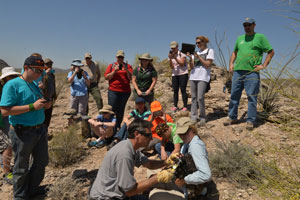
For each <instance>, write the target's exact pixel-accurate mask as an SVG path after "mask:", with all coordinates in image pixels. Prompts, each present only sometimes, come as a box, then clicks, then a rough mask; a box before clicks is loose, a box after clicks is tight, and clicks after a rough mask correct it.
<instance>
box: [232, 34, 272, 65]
mask: <svg viewBox="0 0 300 200" xmlns="http://www.w3.org/2000/svg"><path fill="white" fill-rule="evenodd" d="M272 49H273V48H272V46H271V45H270V43H269V41H268V40H267V38H266V37H265V35H264V34H261V33H255V34H254V35H246V34H244V35H241V36H239V37H238V39H237V40H236V43H235V47H234V51H237V57H236V60H235V63H234V70H235V71H236V70H245V71H252V70H253V69H254V66H255V65H260V64H261V62H262V58H263V53H264V52H268V51H270V50H272Z"/></svg>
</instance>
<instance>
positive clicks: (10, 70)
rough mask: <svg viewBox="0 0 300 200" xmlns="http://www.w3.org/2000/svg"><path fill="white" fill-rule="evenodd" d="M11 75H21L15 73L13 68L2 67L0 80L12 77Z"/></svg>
mask: <svg viewBox="0 0 300 200" xmlns="http://www.w3.org/2000/svg"><path fill="white" fill-rule="evenodd" d="M12 75H16V76H21V74H20V73H19V72H17V71H16V70H15V68H14V67H4V68H3V69H2V74H1V76H0V80H2V79H4V78H5V77H8V76H12Z"/></svg>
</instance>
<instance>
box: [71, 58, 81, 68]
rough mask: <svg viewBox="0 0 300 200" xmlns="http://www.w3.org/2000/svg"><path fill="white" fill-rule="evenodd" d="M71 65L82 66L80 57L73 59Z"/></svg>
mask: <svg viewBox="0 0 300 200" xmlns="http://www.w3.org/2000/svg"><path fill="white" fill-rule="evenodd" d="M72 65H74V66H77V67H82V66H83V64H82V63H81V60H80V59H75V60H73V61H72Z"/></svg>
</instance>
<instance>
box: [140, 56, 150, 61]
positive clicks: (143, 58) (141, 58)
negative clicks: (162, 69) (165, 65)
mask: <svg viewBox="0 0 300 200" xmlns="http://www.w3.org/2000/svg"><path fill="white" fill-rule="evenodd" d="M139 60H150V61H152V60H153V58H145V57H139Z"/></svg>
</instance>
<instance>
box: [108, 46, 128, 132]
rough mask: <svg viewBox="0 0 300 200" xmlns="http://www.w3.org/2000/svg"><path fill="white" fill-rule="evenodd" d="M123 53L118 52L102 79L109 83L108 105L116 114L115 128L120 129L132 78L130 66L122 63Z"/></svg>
mask: <svg viewBox="0 0 300 200" xmlns="http://www.w3.org/2000/svg"><path fill="white" fill-rule="evenodd" d="M124 57H125V53H124V51H123V50H119V51H118V52H117V54H116V58H117V61H116V62H114V63H112V64H110V65H108V67H107V68H106V71H105V73H104V77H105V79H106V80H108V81H109V88H108V104H109V105H111V106H112V109H113V112H114V113H115V114H116V118H117V122H116V128H120V125H121V122H122V120H123V116H124V110H125V106H126V103H127V100H128V98H129V96H130V93H131V89H130V81H131V78H132V67H131V65H129V64H127V63H125V62H124Z"/></svg>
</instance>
